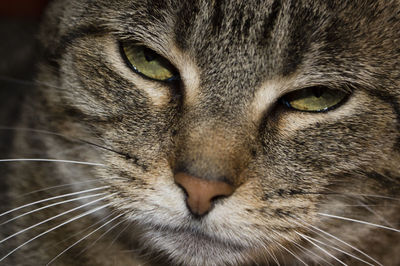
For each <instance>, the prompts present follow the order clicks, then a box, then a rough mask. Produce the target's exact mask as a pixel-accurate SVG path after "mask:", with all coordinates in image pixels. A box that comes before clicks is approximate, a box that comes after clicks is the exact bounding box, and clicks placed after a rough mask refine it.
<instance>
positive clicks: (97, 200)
mask: <svg viewBox="0 0 400 266" xmlns="http://www.w3.org/2000/svg"><path fill="white" fill-rule="evenodd" d="M115 194H117V193H114V194H110V195H108V196H105V197H102V198H100V199H96V200H93V201H90V202H88V203H85V204H83V205H81V206H78V207H75V208H73V209H70V210H68V211H65V212H62V213H60V214H57V215H55V216H53V217H50V218H48V219H46V220H44V221H41V222H39V223H36V224H34V225H31V226H29V227H26V228H24V229H22V230H20V231H18V232H16V233H14V234H12V235H9V236H8V237H6V238H4V239H3V240H1V241H0V244H1V243H4V242H5V241H7V240H9V239H11V238H13V237H15V236H17V235H20V234H22V233H24V232H26V231H28V230H30V229H33V228H35V227H37V226H39V225H41V224H44V223H47V222H49V221H52V220H54V219H56V218H58V217H61V216H63V215H65V214H68V213H71V212H73V211H76V210H79V209H82V208H84V207H86V206H88V205H91V204H93V203H96V202H99V201H101V200H104V199H106V198H109V197H112V196H113V195H115ZM0 261H1V260H0Z"/></svg>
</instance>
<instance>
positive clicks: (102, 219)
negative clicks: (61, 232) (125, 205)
mask: <svg viewBox="0 0 400 266" xmlns="http://www.w3.org/2000/svg"><path fill="white" fill-rule="evenodd" d="M114 214H115V211H114V212H112V213H110V214H109V215H107V216H106V217H103V218H101V220H99V221H97V222H95V223H94V224H92V225H90V226H88V227H86V228H85V229H83V230H80V231H78V232H76V233H74V234H72V235H70V236H69V237H67V238H65V239H63V240H61V241H59V242H57V243H56V244H55V245H59V244H61V243H64V242H66V241H68V240H70V239H71V238H74V237H75V236H77V235H80V234H82V233H84V232H86V231H89V230H90V229H91V228H92V227H95V226H96V225H98V224H100V223H102V222H104V221H105V220H107V219H108V218H109V217H110V216H113V215H114Z"/></svg>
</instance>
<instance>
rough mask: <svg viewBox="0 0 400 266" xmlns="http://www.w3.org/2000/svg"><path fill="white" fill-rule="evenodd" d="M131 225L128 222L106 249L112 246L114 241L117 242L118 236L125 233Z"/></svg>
mask: <svg viewBox="0 0 400 266" xmlns="http://www.w3.org/2000/svg"><path fill="white" fill-rule="evenodd" d="M131 224H132V221H131V222H129V223H128V224H127V225H126V226H125V227H124V228H123V229H122V230H121V231H120V232H119V233H118V234H117V235H116V236H115V237H114V239H113V241H111V243H110V245H108V248H110V247H111V246H112V245H114V243H115V241H117V240H118V238H119V236H120V235H121V234H122V233H123V232H125V230H126V229H128V227H129V226H130V225H131Z"/></svg>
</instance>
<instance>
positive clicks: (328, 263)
mask: <svg viewBox="0 0 400 266" xmlns="http://www.w3.org/2000/svg"><path fill="white" fill-rule="evenodd" d="M287 240H288V241H289V242H291V243H293V244H294V245H296V246H297V247H298V248H299V249H301V250H303V251H304V252H307V253H310V254H311V255H313V256H315V257H317V258H318V259H320V260H321V261H323V262H325V263H326V264H327V265H332V266H333V264H332V263H330V262H329V261H327V260H325V259H324V258H322V257H321V256H319V255H318V254H316V253H315V252H312V251H311V250H308V249H307V248H305V247H303V246H302V245H300V244H298V243H296V241H293V240H289V239H287Z"/></svg>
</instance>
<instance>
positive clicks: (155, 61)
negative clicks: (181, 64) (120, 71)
mask: <svg viewBox="0 0 400 266" xmlns="http://www.w3.org/2000/svg"><path fill="white" fill-rule="evenodd" d="M121 53H122V55H123V57H124V58H125V59H126V61H127V63H128V65H129V66H130V67H131V68H132V69H133V70H134V71H135V72H136V73H138V74H140V75H143V76H145V77H147V78H150V79H154V80H157V81H172V80H176V79H178V77H179V75H178V72H177V71H176V69H175V68H174V67H173V66H172V65H171V63H170V62H168V60H166V59H165V58H164V57H162V56H160V55H159V54H157V53H156V52H154V51H153V50H151V49H149V48H147V47H145V46H143V45H137V44H129V43H121Z"/></svg>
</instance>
